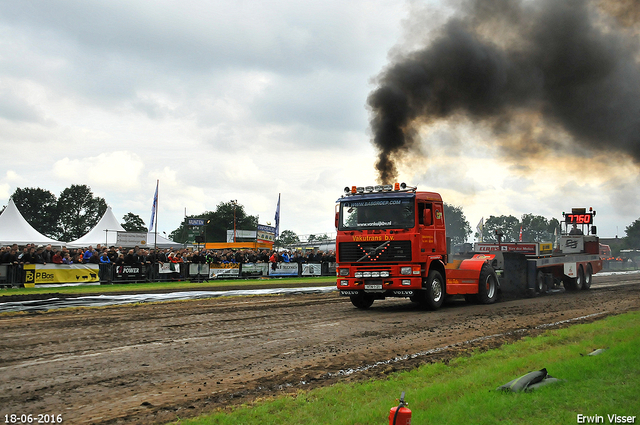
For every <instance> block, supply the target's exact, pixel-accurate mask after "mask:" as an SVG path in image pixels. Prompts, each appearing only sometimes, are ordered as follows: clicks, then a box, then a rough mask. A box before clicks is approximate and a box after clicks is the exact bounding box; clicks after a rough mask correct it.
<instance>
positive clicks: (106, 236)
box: [66, 207, 182, 248]
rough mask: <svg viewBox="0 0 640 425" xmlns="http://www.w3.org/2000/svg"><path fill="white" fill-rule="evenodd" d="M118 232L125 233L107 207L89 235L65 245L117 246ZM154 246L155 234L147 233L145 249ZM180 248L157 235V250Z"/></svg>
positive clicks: (81, 246)
mask: <svg viewBox="0 0 640 425" xmlns="http://www.w3.org/2000/svg"><path fill="white" fill-rule="evenodd" d="M118 232H126V230H125V229H124V227H122V226H121V225H120V223H118V219H116V216H115V215H114V214H113V211H111V207H107V211H105V213H104V215H103V216H102V218H101V219H100V221H99V222H98V224H96V225H95V227H94V228H93V229H91V230H90V231H89V233H87V234H86V235H84V236H83V237H81V238H80V239H76V240H75V241H72V242H69V243H68V244H66V245H67V246H69V247H75V248H84V247H88V246H93V247H94V248H95V247H96V245H102V246H115V245H118V242H117V239H118ZM137 245H139V244H137ZM154 246H155V234H154V233H153V232H148V233H147V247H148V248H153V247H154ZM181 246H182V244H179V243H177V242H173V241H171V240H169V239H167V238H164V237H162V236H160V235H158V241H157V247H158V248H179V247H181Z"/></svg>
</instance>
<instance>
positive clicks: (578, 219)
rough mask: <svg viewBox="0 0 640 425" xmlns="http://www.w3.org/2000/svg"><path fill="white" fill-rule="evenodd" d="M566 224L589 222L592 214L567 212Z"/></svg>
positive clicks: (591, 219)
mask: <svg viewBox="0 0 640 425" xmlns="http://www.w3.org/2000/svg"><path fill="white" fill-rule="evenodd" d="M565 217H566V221H567V224H591V223H592V221H593V215H592V214H588V213H587V214H567V215H565Z"/></svg>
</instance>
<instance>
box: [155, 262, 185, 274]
mask: <svg viewBox="0 0 640 425" xmlns="http://www.w3.org/2000/svg"><path fill="white" fill-rule="evenodd" d="M158 272H159V273H180V264H179V263H170V262H168V261H167V262H166V263H162V264H160V268H159V270H158Z"/></svg>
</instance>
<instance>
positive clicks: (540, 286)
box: [536, 270, 547, 294]
mask: <svg viewBox="0 0 640 425" xmlns="http://www.w3.org/2000/svg"><path fill="white" fill-rule="evenodd" d="M536 292H537V293H538V294H544V293H545V292H547V284H546V283H545V280H544V273H543V272H542V270H538V274H537V275H536Z"/></svg>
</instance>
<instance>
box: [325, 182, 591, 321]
mask: <svg viewBox="0 0 640 425" xmlns="http://www.w3.org/2000/svg"><path fill="white" fill-rule="evenodd" d="M586 215H589V219H590V221H589V223H583V221H584V220H586ZM594 215H595V212H589V213H586V212H585V213H584V214H583V215H582V216H581V217H580V218H574V215H571V217H566V220H565V225H566V226H568V225H573V224H578V222H577V220H581V222H579V224H580V229H582V231H583V234H582V235H577V234H572V235H569V234H568V233H569V231H566V232H565V233H567V234H563V235H562V236H561V244H560V245H561V248H558V249H555V250H554V249H553V244H549V243H547V244H539V243H530V244H502V243H498V244H494V246H484V245H481V246H476V247H475V249H474V252H468V253H462V254H456V255H452V254H449V251H450V249H449V247H450V243H449V242H448V240H447V235H446V227H445V217H444V204H443V201H442V197H441V196H440V195H439V194H438V193H434V192H422V191H418V190H417V188H416V187H408V186H407V185H405V184H404V183H402V184H398V183H396V184H395V185H378V186H367V187H356V186H353V187H350V188H349V187H347V188H345V193H344V195H343V196H342V197H341V198H340V199H338V201H337V205H336V213H335V224H336V228H337V236H336V257H337V270H336V273H337V286H338V289H339V291H340V295H343V296H348V297H350V299H351V302H352V303H353V305H354V306H356V307H357V308H361V309H367V308H369V307H370V306H371V305H372V304H373V302H374V301H375V300H380V299H385V298H387V297H405V298H409V299H411V301H413V302H417V303H420V304H422V305H424V306H425V307H427V308H429V309H432V310H436V309H438V308H439V307H440V306H442V304H443V302H444V300H445V297H446V296H454V295H462V296H464V297H465V298H466V299H467V300H469V301H475V302H479V303H483V304H491V303H494V302H495V301H497V299H498V296H499V294H500V293H501V292H515V293H524V294H527V295H533V294H535V293H545V292H547V291H549V290H554V289H555V288H556V287H557V286H558V282H562V283H563V286H564V287H565V288H566V289H567V290H576V289H588V288H589V287H590V286H591V277H592V275H593V274H594V273H597V272H598V271H599V270H601V268H602V261H601V260H600V258H599V255H598V252H599V251H598V245H599V244H598V238H597V236H585V235H584V228H585V226H587V228H588V229H587V231H588V232H590V233H593V234H594V235H595V230H596V229H595V226H589V224H590V223H592V219H593V216H594ZM567 216H569V215H567ZM576 233H577V232H576ZM594 243H595V245H594ZM563 244H564V245H563ZM524 245H527V246H526V247H525V246H524ZM594 247H595V248H594ZM594 249H595V252H594V253H593V255H592V254H591V251H593V250H594Z"/></svg>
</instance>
